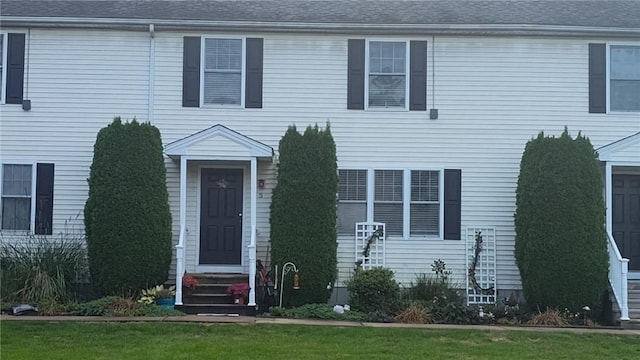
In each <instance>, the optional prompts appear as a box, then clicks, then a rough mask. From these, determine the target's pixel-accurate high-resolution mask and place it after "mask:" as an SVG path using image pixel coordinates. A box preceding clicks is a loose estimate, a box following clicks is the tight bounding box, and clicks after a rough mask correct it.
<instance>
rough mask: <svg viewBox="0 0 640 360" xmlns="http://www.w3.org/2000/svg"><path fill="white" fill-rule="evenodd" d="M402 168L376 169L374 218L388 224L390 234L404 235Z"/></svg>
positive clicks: (387, 229)
mask: <svg viewBox="0 0 640 360" xmlns="http://www.w3.org/2000/svg"><path fill="white" fill-rule="evenodd" d="M402 186H403V171H402V170H376V172H375V203H374V204H373V220H374V221H379V222H383V223H385V224H386V231H387V234H389V235H402V227H403V214H402V201H403V198H402Z"/></svg>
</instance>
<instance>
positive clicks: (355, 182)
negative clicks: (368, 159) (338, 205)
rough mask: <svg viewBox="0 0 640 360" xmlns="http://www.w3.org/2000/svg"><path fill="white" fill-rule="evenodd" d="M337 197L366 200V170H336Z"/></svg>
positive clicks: (340, 198)
mask: <svg viewBox="0 0 640 360" xmlns="http://www.w3.org/2000/svg"><path fill="white" fill-rule="evenodd" d="M338 179H339V181H338V199H339V200H361V201H367V170H340V171H339V172H338Z"/></svg>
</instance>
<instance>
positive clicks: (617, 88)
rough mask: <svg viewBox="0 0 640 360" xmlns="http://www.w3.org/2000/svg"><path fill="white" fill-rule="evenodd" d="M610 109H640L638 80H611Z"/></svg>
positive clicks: (639, 85)
mask: <svg viewBox="0 0 640 360" xmlns="http://www.w3.org/2000/svg"><path fill="white" fill-rule="evenodd" d="M610 92H611V104H610V105H611V110H612V111H640V81H624V80H611V88H610Z"/></svg>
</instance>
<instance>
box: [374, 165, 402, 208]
mask: <svg viewBox="0 0 640 360" xmlns="http://www.w3.org/2000/svg"><path fill="white" fill-rule="evenodd" d="M375 181H376V189H375V193H376V201H400V202H401V201H402V170H376V172H375Z"/></svg>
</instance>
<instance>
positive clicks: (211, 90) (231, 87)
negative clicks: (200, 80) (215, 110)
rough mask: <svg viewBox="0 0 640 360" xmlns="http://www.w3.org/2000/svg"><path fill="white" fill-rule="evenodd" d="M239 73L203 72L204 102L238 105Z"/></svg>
mask: <svg viewBox="0 0 640 360" xmlns="http://www.w3.org/2000/svg"><path fill="white" fill-rule="evenodd" d="M240 81H241V74H240V73H218V72H205V73H204V102H205V103H206V104H235V105H240V88H241V87H240Z"/></svg>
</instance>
